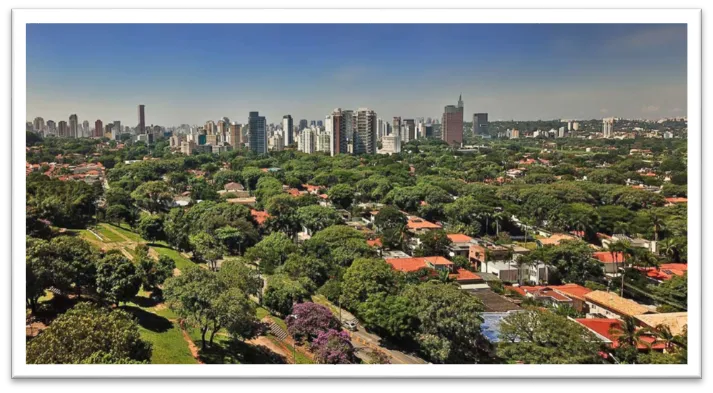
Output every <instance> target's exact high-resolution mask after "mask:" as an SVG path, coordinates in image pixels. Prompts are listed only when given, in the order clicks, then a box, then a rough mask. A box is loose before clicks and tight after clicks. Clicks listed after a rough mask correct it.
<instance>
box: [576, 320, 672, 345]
mask: <svg viewBox="0 0 713 393" xmlns="http://www.w3.org/2000/svg"><path fill="white" fill-rule="evenodd" d="M575 321H576V322H577V323H579V324H580V325H582V326H584V327H586V328H587V329H589V330H590V331H592V332H594V333H596V334H597V335H598V336H600V337H601V338H603V339H604V340H602V341H604V342H607V343H610V345H611V347H612V348H616V347H618V346H619V340H618V337H619V336H618V335H617V334H616V329H621V321H620V320H618V319H611V318H578V319H575ZM640 340H641V342H640V343H639V344H638V345H637V348H638V349H649V348H651V349H663V348H664V344H663V343H656V338H655V337H653V336H650V335H642V336H641V337H640Z"/></svg>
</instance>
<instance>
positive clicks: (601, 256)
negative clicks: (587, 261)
mask: <svg viewBox="0 0 713 393" xmlns="http://www.w3.org/2000/svg"><path fill="white" fill-rule="evenodd" d="M614 256H616V263H623V262H624V254H623V253H621V252H615V253H614V254H613V255H612V253H610V252H609V251H598V252H595V253H593V254H592V257H593V258H594V259H596V260H598V261H599V262H601V263H614V262H615V261H614Z"/></svg>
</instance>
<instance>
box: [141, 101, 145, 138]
mask: <svg viewBox="0 0 713 393" xmlns="http://www.w3.org/2000/svg"><path fill="white" fill-rule="evenodd" d="M145 108H146V106H145V105H143V104H140V105H139V134H145V133H146V111H145Z"/></svg>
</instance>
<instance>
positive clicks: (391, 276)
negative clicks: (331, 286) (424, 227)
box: [342, 258, 396, 310]
mask: <svg viewBox="0 0 713 393" xmlns="http://www.w3.org/2000/svg"><path fill="white" fill-rule="evenodd" d="M395 284H396V273H394V271H393V270H392V269H391V266H390V265H389V264H388V263H386V262H385V261H384V260H383V259H374V258H360V259H357V260H355V261H354V263H352V265H351V266H350V267H349V268H348V269H347V270H346V272H345V273H344V277H343V279H342V297H343V300H342V304H344V306H345V307H346V308H348V309H350V310H356V309H357V307H358V306H359V304H360V303H362V302H364V301H366V299H367V298H368V297H369V296H372V295H376V294H378V293H392V292H393V291H394V289H395V287H394V285H395Z"/></svg>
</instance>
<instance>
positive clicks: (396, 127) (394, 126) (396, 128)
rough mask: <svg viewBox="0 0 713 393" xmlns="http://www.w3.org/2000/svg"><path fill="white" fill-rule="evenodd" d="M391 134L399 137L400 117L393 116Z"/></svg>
mask: <svg viewBox="0 0 713 393" xmlns="http://www.w3.org/2000/svg"><path fill="white" fill-rule="evenodd" d="M391 132H392V133H394V134H398V135H401V117H399V116H394V120H393V121H392V122H391Z"/></svg>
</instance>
